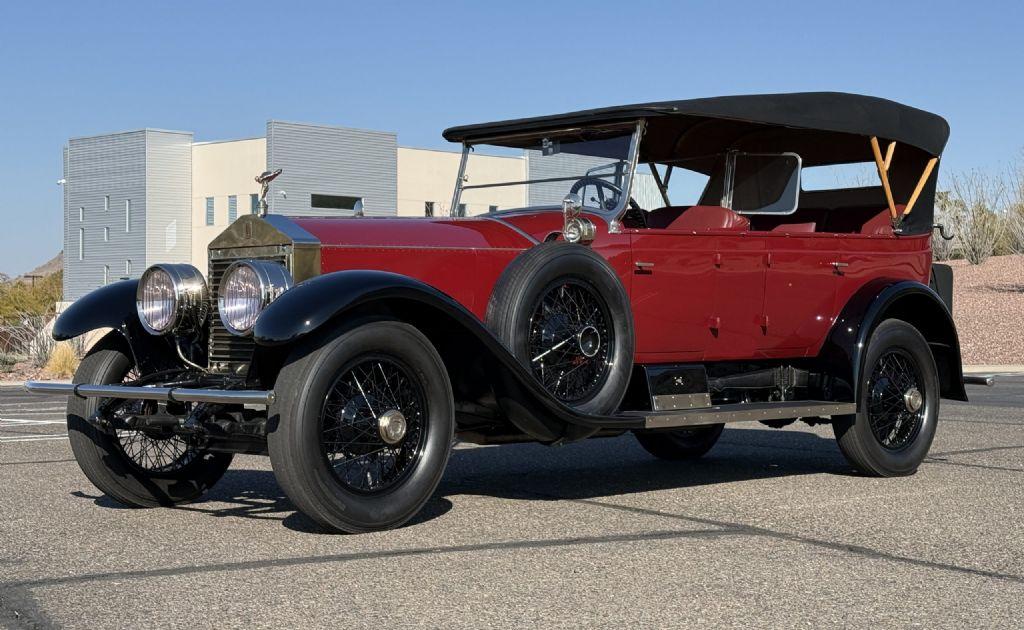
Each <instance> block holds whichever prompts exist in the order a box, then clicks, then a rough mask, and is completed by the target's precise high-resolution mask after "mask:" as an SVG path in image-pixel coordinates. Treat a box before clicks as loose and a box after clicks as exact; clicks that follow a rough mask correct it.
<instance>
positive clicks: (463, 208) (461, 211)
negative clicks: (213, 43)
mask: <svg viewBox="0 0 1024 630" xmlns="http://www.w3.org/2000/svg"><path fill="white" fill-rule="evenodd" d="M456 216H460V217H464V216H466V204H464V203H460V204H459V213H458V214H457V215H456Z"/></svg>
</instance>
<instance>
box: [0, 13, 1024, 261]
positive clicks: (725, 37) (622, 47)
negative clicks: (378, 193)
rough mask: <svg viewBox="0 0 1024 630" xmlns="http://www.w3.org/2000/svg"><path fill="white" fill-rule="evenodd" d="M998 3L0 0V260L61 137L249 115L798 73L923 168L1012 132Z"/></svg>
mask: <svg viewBox="0 0 1024 630" xmlns="http://www.w3.org/2000/svg"><path fill="white" fill-rule="evenodd" d="M1021 24H1022V10H1021V9H1020V7H1019V4H1017V3H1013V2H989V3H985V2H974V3H966V2H945V1H935V2H892V1H891V0H890V1H889V2H879V3H875V2H865V1H859V2H836V3H830V2H822V1H820V0H819V1H817V2H806V3H798V2H792V3H789V2H781V1H777V2H763V1H761V2H741V1H738V0H731V1H727V2H716V3H711V2H706V3H705V2H701V3H697V2H679V1H677V2H631V3H628V2H621V1H618V2H600V1H597V0H591V1H588V2H556V1H554V0H548V1H546V2H533V1H526V0H516V1H514V2H502V3H498V2H408V3H406V2H379V3H376V2H371V3H367V2H359V3H344V2H331V3H306V2H277V3H263V2H255V1H247V2H218V3H215V2H187V1H180V2H174V3H170V2H159V3H158V2H152V3H150V2H130V3H129V2H125V3H114V2H106V3H104V2H35V3H28V2H18V3H12V4H8V5H7V6H5V9H4V16H3V20H0V55H2V57H0V58H2V59H3V60H4V61H3V64H2V65H0V121H2V122H0V190H2V195H0V199H2V204H3V206H2V208H0V212H2V217H3V229H2V237H0V243H2V244H3V246H2V247H0V272H4V273H8V274H11V275H14V274H17V273H21V272H24V271H27V270H28V269H30V268H32V267H33V266H35V265H37V264H39V263H41V262H43V261H45V260H46V259H48V258H49V257H51V256H52V255H53V254H55V253H56V252H57V251H58V250H59V249H60V247H61V242H62V235H61V230H62V213H61V197H60V189H59V187H58V186H57V185H56V184H55V182H56V181H57V180H58V179H59V178H60V176H61V172H60V153H61V147H62V146H63V144H64V142H65V141H66V140H67V138H69V137H72V136H79V135H88V134H94V133H104V132H110V131H120V130H125V129H134V128H140V127H158V128H165V129H184V130H191V131H194V132H195V134H196V139H197V140H206V139H218V138H232V137H247V136H256V135H261V134H262V133H263V132H264V130H265V123H266V121H267V120H268V119H270V118H277V119H283V120H297V121H308V122H318V123H332V124H340V125H346V126H353V127H364V128H370V129H385V130H393V131H397V132H398V137H399V143H400V144H403V145H411V146H423V147H445V146H446V143H445V142H444V141H443V140H442V139H441V136H440V131H441V129H443V128H444V127H446V126H450V125H453V124H461V123H468V122H481V121H485V120H490V119H501V118H507V117H515V116H524V115H533V114H545V113H554V112H558V111H565V110H572V109H577V108H583V107H591V106H601V105H612V104H618V103H626V102H637V101H648V100H659V99H673V98H687V97H698V96H714V95H720V94H741V93H756V92H788V91H802V90H841V91H850V92H861V93H865V94H872V95H877V96H884V97H887V98H891V99H894V100H898V101H902V102H904V103H907V104H910V105H914V106H918V107H921V108H924V109H928V110H930V111H934V112H937V113H939V114H941V115H943V116H944V117H946V119H947V120H949V122H950V125H951V127H952V130H953V135H952V138H951V140H950V143H949V146H948V148H947V150H946V154H945V156H944V158H943V168H944V170H945V172H949V171H951V170H965V169H971V168H981V169H990V170H995V169H1004V168H1007V166H1008V165H1009V164H1010V163H1011V162H1012V161H1013V160H1015V159H1017V158H1018V157H1019V156H1020V155H1021V148H1022V147H1024V114H1022V111H1024V107H1022V105H1024V80H1022V79H1021V78H1020V77H1021V71H1020V66H1021V64H1022V62H1024V44H1022V43H1021V41H1022V38H1021Z"/></svg>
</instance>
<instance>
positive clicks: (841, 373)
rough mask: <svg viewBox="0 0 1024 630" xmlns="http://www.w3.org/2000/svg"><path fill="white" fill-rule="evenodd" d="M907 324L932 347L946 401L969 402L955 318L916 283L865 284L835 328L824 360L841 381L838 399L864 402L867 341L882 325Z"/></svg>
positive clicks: (929, 290)
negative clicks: (861, 389)
mask: <svg viewBox="0 0 1024 630" xmlns="http://www.w3.org/2000/svg"><path fill="white" fill-rule="evenodd" d="M889 318H896V319H901V320H904V321H906V322H907V323H909V324H911V325H913V326H914V327H916V328H917V329H918V331H920V332H921V334H922V335H923V336H924V338H925V339H926V340H927V341H928V345H929V347H931V349H932V354H933V355H934V357H935V363H936V365H937V366H938V369H939V383H940V387H941V392H940V393H941V396H942V397H943V398H950V399H953V400H963V401H966V400H967V392H966V391H965V390H964V383H963V363H962V360H961V357H960V340H959V337H958V336H957V332H956V325H955V324H954V323H953V316H952V314H951V313H950V311H949V308H948V307H947V306H946V303H945V302H944V301H943V300H942V298H941V297H939V295H938V294H937V293H936V292H935V291H934V290H933V289H932V288H931V287H929V286H927V285H925V284H921V283H920V282H914V281H912V280H891V279H890V280H886V279H879V280H875V281H872V282H869V283H867V284H865V285H864V286H863V287H861V288H860V290H858V291H857V292H856V293H854V295H853V297H851V298H850V299H849V301H847V303H846V305H845V306H844V307H843V310H842V311H841V312H840V314H839V317H838V318H837V319H836V321H835V322H834V323H833V324H832V329H831V331H829V334H828V337H827V338H826V340H825V344H824V345H823V346H822V350H821V353H820V354H819V359H820V360H821V361H822V362H823V363H824V364H825V368H826V370H827V371H828V373H829V374H831V375H833V376H835V377H836V378H837V379H838V389H839V390H840V391H836V392H834V397H836V398H837V399H840V400H845V401H847V402H855V401H858V400H860V398H859V391H858V390H859V387H860V382H861V375H862V374H863V371H864V361H865V357H866V354H867V352H866V351H867V345H868V341H869V340H870V338H871V333H873V332H874V330H875V328H876V327H877V326H878V325H879V324H880V323H882V321H884V320H886V319H889Z"/></svg>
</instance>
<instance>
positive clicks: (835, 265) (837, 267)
mask: <svg viewBox="0 0 1024 630" xmlns="http://www.w3.org/2000/svg"><path fill="white" fill-rule="evenodd" d="M829 264H830V265H832V269H833V270H834V271H835V272H836V274H837V275H840V276H841V275H843V269H844V268H846V267H849V266H850V263H848V262H842V261H839V260H833V261H832V262H831V263H829Z"/></svg>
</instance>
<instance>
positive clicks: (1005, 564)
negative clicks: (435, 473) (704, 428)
mask: <svg viewBox="0 0 1024 630" xmlns="http://www.w3.org/2000/svg"><path fill="white" fill-rule="evenodd" d="M970 393H971V394H972V395H973V397H974V401H973V402H972V403H971V404H953V403H949V402H948V401H946V402H944V404H943V407H942V423H941V424H940V426H939V431H938V436H937V438H936V441H935V444H934V445H933V447H932V454H931V457H930V458H929V459H928V460H927V462H926V463H925V464H924V465H923V466H922V467H921V469H920V471H919V472H918V474H917V475H916V476H914V477H910V478H903V479H869V478H864V477H858V476H855V475H853V474H852V473H851V471H850V469H849V467H848V466H846V464H845V463H844V461H843V459H842V457H841V455H840V454H839V451H838V449H837V448H836V446H835V442H834V440H832V435H831V429H830V428H828V427H817V428H809V427H807V426H805V425H794V426H792V427H790V428H788V429H783V430H774V429H769V428H767V427H763V426H761V425H749V426H748V425H744V426H737V428H727V429H726V431H725V433H724V434H723V436H722V440H721V441H720V442H719V444H718V445H717V446H716V447H715V448H714V449H713V450H712V451H711V453H710V454H709V455H708V456H707V457H706V458H705V459H703V460H701V461H699V462H696V463H688V464H672V463H666V462H660V461H657V460H655V459H653V458H651V457H650V456H648V455H647V454H646V453H645V452H644V451H643V450H641V449H640V447H639V446H638V445H637V444H636V443H635V441H634V440H633V439H632V437H630V436H623V437H620V438H614V439H605V440H594V441H590V442H585V443H581V444H576V445H570V446H566V447H561V448H555V449H552V448H546V447H542V446H537V445H510V446H501V447H486V448H461V447H460V448H458V449H456V451H455V452H454V454H453V456H452V462H451V465H450V466H449V470H448V474H447V475H446V477H445V480H444V481H443V482H442V484H441V487H440V488H439V490H438V492H437V494H436V496H435V497H434V498H433V499H432V500H431V502H430V503H429V504H428V507H427V509H426V510H425V512H424V513H423V514H422V515H421V516H420V517H418V518H417V519H416V520H415V521H414V522H413V523H411V524H409V525H407V526H406V527H403V528H401V529H399V530H396V531H390V532H384V533H378V534H368V535H361V536H333V535H325V534H322V533H319V532H318V531H317V530H316V528H315V527H314V526H313V525H312V524H311V523H310V522H309V521H307V520H306V519H305V518H304V517H302V516H301V515H298V514H296V513H295V512H294V509H293V508H292V506H291V504H290V503H289V501H288V500H287V499H286V498H284V496H283V495H282V494H281V492H280V490H279V489H278V488H277V485H276V484H275V482H274V477H273V474H272V473H271V472H270V469H269V465H268V461H267V460H265V459H263V458H258V457H238V458H236V459H235V463H234V465H233V466H232V469H231V470H230V471H229V472H228V474H227V475H226V476H225V478H224V479H223V480H222V481H221V483H220V484H219V485H218V486H217V487H216V488H215V489H214V490H213V492H212V493H211V494H209V495H208V497H207V498H206V500H204V501H202V502H199V503H196V504H193V505H189V506H184V507H182V508H179V509H159V510H129V509H123V508H121V507H119V506H118V505H117V504H115V503H113V502H111V501H109V500H107V499H106V498H104V497H102V496H99V495H98V493H97V491H96V490H95V489H94V488H93V487H92V486H91V485H90V484H89V483H88V482H87V481H86V479H85V477H84V476H83V475H82V474H81V473H80V472H79V470H78V467H77V465H76V464H75V462H74V460H73V459H72V456H71V451H70V448H69V446H68V441H67V439H66V434H65V429H64V426H63V414H62V405H61V403H60V402H59V401H57V400H56V399H46V398H37V397H32V396H29V395H28V394H23V393H21V392H20V391H19V390H18V389H16V388H0V505H2V506H3V517H2V518H0V626H3V625H7V626H11V627H14V628H20V627H27V628H35V627H52V626H58V627H88V628H107V627H180V628H193V629H194V628H206V627H217V628H225V627H249V628H251V627H298V626H302V627H307V628H315V627H326V626H331V627H335V628H337V627H343V628H347V627H374V628H380V627H391V626H402V627H439V626H461V627H476V628H479V627H494V626H526V625H536V626H541V627H583V626H603V627H623V626H625V627H636V626H641V627H678V626H693V625H697V624H706V625H716V626H751V625H754V626H762V627H763V626H774V627H779V626H787V627H788V626H804V627H823V626H834V625H846V626H866V625H876V624H878V625H885V626H928V627H936V626H961V627H962V626H968V625H969V626H973V627H998V628H1007V627H1020V624H1021V622H1022V621H1021V619H1022V614H1024V489H1022V487H1024V377H1012V378H1004V379H1002V380H1001V381H1000V382H999V384H998V386H997V387H996V388H994V389H991V390H988V389H984V388H972V389H971V391H970Z"/></svg>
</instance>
